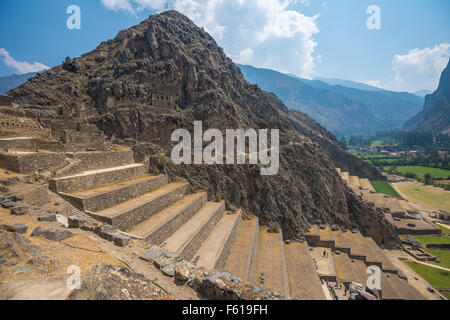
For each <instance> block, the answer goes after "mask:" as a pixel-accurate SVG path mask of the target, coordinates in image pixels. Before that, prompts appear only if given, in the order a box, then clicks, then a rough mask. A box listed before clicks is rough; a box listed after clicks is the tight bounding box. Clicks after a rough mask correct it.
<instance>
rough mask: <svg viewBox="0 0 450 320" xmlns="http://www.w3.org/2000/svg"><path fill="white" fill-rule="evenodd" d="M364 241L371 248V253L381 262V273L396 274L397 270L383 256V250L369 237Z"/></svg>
mask: <svg viewBox="0 0 450 320" xmlns="http://www.w3.org/2000/svg"><path fill="white" fill-rule="evenodd" d="M365 239H366V242H367V243H368V244H369V245H370V246H371V248H372V251H374V252H376V254H377V256H378V257H379V259H380V260H381V262H382V269H383V271H384V272H387V273H395V274H398V268H397V267H395V266H394V264H393V263H392V261H391V260H390V259H389V258H388V257H387V256H386V255H385V254H384V252H383V250H382V249H381V248H380V247H379V246H378V245H377V243H376V242H375V241H374V240H373V239H372V238H370V237H366V238H365Z"/></svg>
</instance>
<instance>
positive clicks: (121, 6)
mask: <svg viewBox="0 0 450 320" xmlns="http://www.w3.org/2000/svg"><path fill="white" fill-rule="evenodd" d="M101 1H102V4H103V5H104V6H105V7H106V8H107V9H108V10H114V11H119V10H124V11H128V12H130V13H131V14H135V10H134V8H133V6H132V4H131V3H130V1H129V0H101Z"/></svg>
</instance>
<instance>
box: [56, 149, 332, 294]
mask: <svg viewBox="0 0 450 320" xmlns="http://www.w3.org/2000/svg"><path fill="white" fill-rule="evenodd" d="M70 157H71V158H72V159H73V160H74V161H73V162H72V163H71V164H70V165H69V166H68V167H67V168H64V169H62V170H59V172H58V175H57V177H55V178H53V179H52V180H51V181H50V189H51V190H52V191H54V192H56V193H58V194H59V195H60V196H61V197H63V198H64V199H65V200H66V201H68V202H70V203H71V204H72V205H73V206H74V207H76V208H77V209H79V210H81V211H83V212H84V213H86V214H87V215H89V216H90V217H91V218H94V219H96V220H98V221H101V222H103V223H107V224H109V225H111V226H113V227H115V228H118V229H120V230H121V231H122V232H125V233H126V234H128V235H129V236H130V237H131V238H134V239H139V240H142V241H145V242H147V243H148V245H149V246H158V247H159V248H160V249H162V250H164V251H165V252H168V253H172V254H175V255H177V256H179V257H181V258H183V259H184V260H185V261H190V262H193V263H194V264H196V265H197V266H199V267H203V268H205V269H206V270H224V271H228V272H231V273H232V274H234V275H235V276H237V277H239V278H240V279H242V280H244V281H249V282H252V283H255V284H257V285H258V286H260V287H262V288H267V289H272V290H276V291H278V292H281V293H282V294H284V295H286V296H288V295H289V294H291V295H293V296H296V297H299V298H303V299H318V300H321V299H326V298H325V294H324V290H323V287H322V283H321V280H320V279H319V275H318V273H317V271H316V268H315V264H314V261H313V259H312V257H311V255H310V253H309V249H308V245H307V244H306V243H299V242H293V243H290V244H285V243H284V241H283V237H282V234H281V233H269V232H268V228H267V227H264V226H260V225H259V220H258V218H257V217H251V218H248V219H243V217H242V212H241V210H236V212H229V211H227V210H226V209H225V202H208V196H207V194H206V192H204V191H199V192H194V193H190V192H189V191H190V190H189V189H190V188H189V183H187V182H186V181H175V182H170V181H169V179H168V177H167V176H166V175H156V176H153V175H149V174H148V167H147V166H146V165H145V164H141V163H135V162H134V158H133V157H132V154H131V153H130V152H128V151H125V152H95V153H82V154H77V153H74V154H71V155H70ZM64 173H66V175H65V174H64ZM327 232H328V234H329V237H328V239H327V240H325V239H324V240H323V243H326V245H327V246H329V247H332V244H334V241H332V237H331V231H330V230H329V229H328V230H327ZM331 241H332V243H331ZM143 256H145V253H144V254H143Z"/></svg>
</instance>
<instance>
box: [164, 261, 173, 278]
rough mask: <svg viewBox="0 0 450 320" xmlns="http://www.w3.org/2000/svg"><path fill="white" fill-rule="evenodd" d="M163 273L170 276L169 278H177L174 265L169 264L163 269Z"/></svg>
mask: <svg viewBox="0 0 450 320" xmlns="http://www.w3.org/2000/svg"><path fill="white" fill-rule="evenodd" d="M161 272H162V273H163V274H164V275H166V276H168V277H173V276H175V268H174V266H173V265H171V264H169V265H167V266H165V267H164V268H162V269H161Z"/></svg>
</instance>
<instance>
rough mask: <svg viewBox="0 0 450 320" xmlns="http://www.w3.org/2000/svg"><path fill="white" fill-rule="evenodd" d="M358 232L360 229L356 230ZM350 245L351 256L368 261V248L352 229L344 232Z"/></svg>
mask: <svg viewBox="0 0 450 320" xmlns="http://www.w3.org/2000/svg"><path fill="white" fill-rule="evenodd" d="M356 232H358V231H356ZM342 234H343V235H344V237H345V238H346V239H347V241H348V243H349V245H350V254H349V257H350V258H352V259H357V260H362V261H364V262H365V261H366V254H367V253H366V248H365V247H363V246H362V243H361V240H360V239H358V238H357V237H356V236H355V233H353V232H352V231H347V232H343V233H342Z"/></svg>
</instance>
